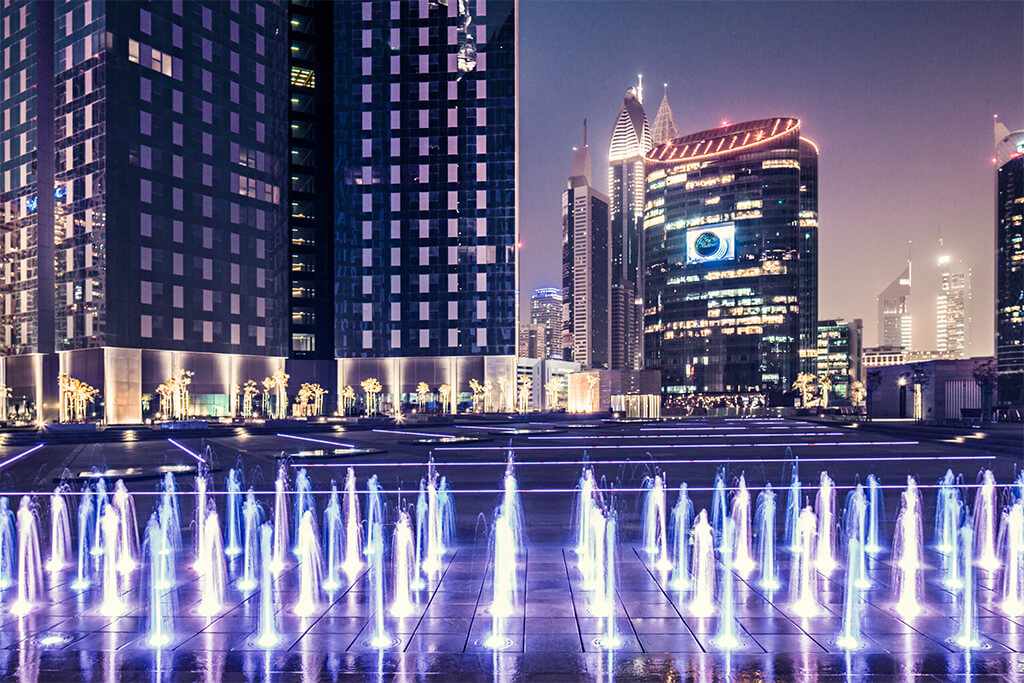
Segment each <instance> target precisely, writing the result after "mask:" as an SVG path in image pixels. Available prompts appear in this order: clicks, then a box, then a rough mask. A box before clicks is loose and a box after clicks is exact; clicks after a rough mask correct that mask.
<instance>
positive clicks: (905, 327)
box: [877, 258, 913, 351]
mask: <svg viewBox="0 0 1024 683" xmlns="http://www.w3.org/2000/svg"><path fill="white" fill-rule="evenodd" d="M877 322H878V339H877V342H878V344H877V345H878V346H895V347H899V348H902V349H903V350H904V351H910V346H911V341H912V335H913V327H912V324H911V317H910V259H909V258H908V259H907V267H906V268H905V269H904V270H903V272H902V273H900V274H899V275H898V276H897V277H896V279H895V280H893V281H892V282H890V283H889V286H888V287H886V288H885V289H883V290H882V293H881V294H879V295H878V317H877Z"/></svg>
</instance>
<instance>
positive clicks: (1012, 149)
mask: <svg viewBox="0 0 1024 683" xmlns="http://www.w3.org/2000/svg"><path fill="white" fill-rule="evenodd" d="M995 162H996V362H997V366H998V369H999V397H998V398H999V402H1000V403H1001V404H1006V405H1014V406H1017V407H1020V406H1021V405H1022V404H1024V130H1018V131H1016V132H1012V133H1011V132H1010V131H1009V130H1008V129H1007V128H1006V127H1005V126H1004V125H1003V124H1001V123H999V122H996V154H995Z"/></svg>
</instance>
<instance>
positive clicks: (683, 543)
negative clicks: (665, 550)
mask: <svg viewBox="0 0 1024 683" xmlns="http://www.w3.org/2000/svg"><path fill="white" fill-rule="evenodd" d="M692 526H693V502H692V501H691V500H690V495H689V493H688V492H687V490H686V482H683V483H682V484H680V485H679V497H678V498H677V499H676V504H675V506H674V507H673V508H672V550H673V551H674V553H673V554H674V557H675V561H674V562H673V564H672V577H671V580H670V584H669V585H671V587H672V588H673V589H674V590H677V591H685V590H689V588H690V534H691V531H692Z"/></svg>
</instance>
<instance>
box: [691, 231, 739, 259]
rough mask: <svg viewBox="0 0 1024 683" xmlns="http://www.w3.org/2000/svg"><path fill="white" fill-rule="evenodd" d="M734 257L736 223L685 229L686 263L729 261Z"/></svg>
mask: <svg viewBox="0 0 1024 683" xmlns="http://www.w3.org/2000/svg"><path fill="white" fill-rule="evenodd" d="M734 258H736V225H735V224H734V223H715V224H714V225H701V226H698V227H693V228H687V230H686V263H687V264H690V263H708V262H711V261H729V260H732V259H734Z"/></svg>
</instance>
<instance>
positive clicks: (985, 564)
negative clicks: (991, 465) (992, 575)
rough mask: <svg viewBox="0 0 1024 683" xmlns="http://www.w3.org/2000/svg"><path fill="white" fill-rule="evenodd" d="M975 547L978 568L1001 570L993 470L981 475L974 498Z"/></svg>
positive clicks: (992, 570)
mask: <svg viewBox="0 0 1024 683" xmlns="http://www.w3.org/2000/svg"><path fill="white" fill-rule="evenodd" d="M973 540H974V545H975V546H976V548H977V552H978V557H977V558H976V561H977V563H978V566H979V567H980V568H981V569H984V570H985V571H989V572H994V571H996V570H998V569H999V556H998V555H997V554H996V478H995V476H994V475H993V474H992V470H985V471H984V472H982V473H981V486H980V487H979V488H978V492H977V493H976V494H975V497H974V539H973Z"/></svg>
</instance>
